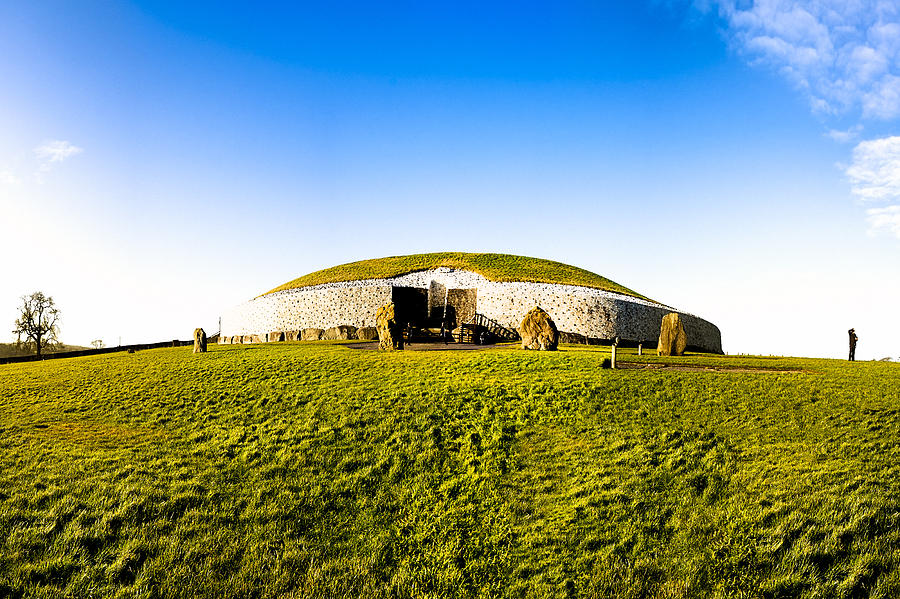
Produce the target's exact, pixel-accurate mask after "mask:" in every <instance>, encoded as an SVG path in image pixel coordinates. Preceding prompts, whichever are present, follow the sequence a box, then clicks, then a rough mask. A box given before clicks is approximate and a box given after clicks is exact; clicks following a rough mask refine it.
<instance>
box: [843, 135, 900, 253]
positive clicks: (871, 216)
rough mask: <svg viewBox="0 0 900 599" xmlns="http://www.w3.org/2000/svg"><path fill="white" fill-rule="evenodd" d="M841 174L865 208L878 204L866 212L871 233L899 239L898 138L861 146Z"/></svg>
mask: <svg viewBox="0 0 900 599" xmlns="http://www.w3.org/2000/svg"><path fill="white" fill-rule="evenodd" d="M844 172H845V173H846V174H847V178H848V179H849V180H850V184H851V191H852V192H853V195H854V196H856V197H857V198H858V199H859V200H860V201H862V202H864V203H866V204H870V205H871V204H879V206H877V207H872V208H869V209H867V210H866V217H867V219H868V221H869V226H870V229H869V231H870V233H877V232H882V231H883V232H887V233H892V234H894V235H896V236H897V237H898V238H900V137H897V136H894V137H885V138H882V139H873V140H869V141H863V142H860V143H859V144H857V146H856V147H855V148H853V161H852V163H851V164H850V166H848V167H846V168H845V169H844Z"/></svg>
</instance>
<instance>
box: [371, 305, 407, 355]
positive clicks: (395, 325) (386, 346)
mask: <svg viewBox="0 0 900 599" xmlns="http://www.w3.org/2000/svg"><path fill="white" fill-rule="evenodd" d="M375 328H376V329H377V330H378V345H379V347H380V348H381V349H383V350H395V349H403V325H402V324H400V323H399V322H397V317H396V313H395V312H394V303H393V302H391V303H390V304H387V305H386V306H382V307H380V308H378V313H377V314H376V315H375Z"/></svg>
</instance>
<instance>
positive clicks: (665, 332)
mask: <svg viewBox="0 0 900 599" xmlns="http://www.w3.org/2000/svg"><path fill="white" fill-rule="evenodd" d="M685 347H687V335H686V334H685V332H684V326H683V325H682V324H681V316H680V315H679V314H678V312H670V313H668V314H666V315H665V316H663V319H662V324H661V325H660V327H659V343H658V344H657V345H656V354H657V355H658V356H680V355H682V354H683V353H684V348H685Z"/></svg>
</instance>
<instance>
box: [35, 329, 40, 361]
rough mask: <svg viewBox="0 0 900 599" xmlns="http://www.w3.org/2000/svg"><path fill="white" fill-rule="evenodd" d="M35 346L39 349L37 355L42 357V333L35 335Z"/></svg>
mask: <svg viewBox="0 0 900 599" xmlns="http://www.w3.org/2000/svg"><path fill="white" fill-rule="evenodd" d="M34 346H35V348H36V349H37V355H38V357H39V358H40V357H41V336H40V335H35V336H34Z"/></svg>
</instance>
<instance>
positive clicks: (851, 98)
mask: <svg viewBox="0 0 900 599" xmlns="http://www.w3.org/2000/svg"><path fill="white" fill-rule="evenodd" d="M695 6H698V7H699V8H700V9H701V10H702V9H703V8H704V7H707V8H708V7H710V6H716V7H718V14H719V15H720V16H721V17H722V18H723V19H724V21H725V23H726V24H727V27H726V35H727V36H728V38H729V41H730V42H731V43H732V45H733V46H734V47H735V48H736V49H737V50H738V51H739V52H740V53H741V54H743V55H744V56H745V57H746V58H747V59H748V60H749V61H750V62H751V63H754V64H764V65H768V66H770V67H772V68H774V69H776V70H777V71H779V72H780V73H782V74H783V75H784V76H785V77H786V78H788V79H789V80H790V81H791V82H792V83H793V84H794V85H796V86H797V87H798V88H799V89H801V90H803V92H804V93H805V94H807V96H808V99H809V103H810V107H811V108H812V109H813V111H815V112H820V113H826V114H845V113H847V112H850V111H853V110H858V111H859V112H860V114H861V115H862V117H864V118H871V119H893V118H896V117H898V116H900V3H897V2H893V1H885V0H754V1H753V2H748V1H736V0H713V1H712V2H711V3H709V2H703V3H699V2H695Z"/></svg>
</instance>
